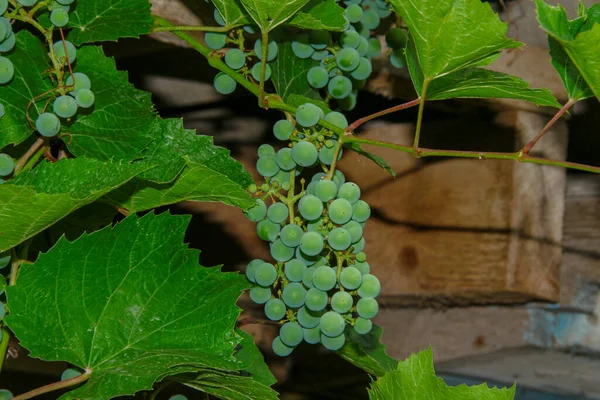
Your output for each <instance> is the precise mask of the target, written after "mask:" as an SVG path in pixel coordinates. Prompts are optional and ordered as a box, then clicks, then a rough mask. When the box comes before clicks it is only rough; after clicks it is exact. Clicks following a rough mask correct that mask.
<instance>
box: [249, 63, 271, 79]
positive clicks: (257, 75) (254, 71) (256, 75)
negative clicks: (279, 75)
mask: <svg viewBox="0 0 600 400" xmlns="http://www.w3.org/2000/svg"><path fill="white" fill-rule="evenodd" d="M261 65H262V64H261V63H256V64H254V65H253V66H252V77H253V78H254V79H255V80H256V81H257V82H260V69H261V68H262V67H261ZM272 74H273V70H272V69H271V66H270V65H269V64H266V65H265V82H266V81H268V80H269V79H271V75H272Z"/></svg>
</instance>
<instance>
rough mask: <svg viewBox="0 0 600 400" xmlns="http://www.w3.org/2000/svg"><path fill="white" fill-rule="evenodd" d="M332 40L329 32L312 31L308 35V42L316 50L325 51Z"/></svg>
mask: <svg viewBox="0 0 600 400" xmlns="http://www.w3.org/2000/svg"><path fill="white" fill-rule="evenodd" d="M330 40H331V34H330V33H329V32H328V31H310V32H309V34H308V42H309V43H310V45H311V46H312V48H313V49H315V50H324V49H325V48H326V47H327V45H328V44H329V41H330Z"/></svg>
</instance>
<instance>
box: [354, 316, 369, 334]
mask: <svg viewBox="0 0 600 400" xmlns="http://www.w3.org/2000/svg"><path fill="white" fill-rule="evenodd" d="M372 328H373V322H371V320H370V319H366V318H362V317H358V318H356V321H354V330H355V331H356V333H358V334H360V335H366V334H367V333H369V332H371V329H372Z"/></svg>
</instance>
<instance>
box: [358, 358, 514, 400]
mask: <svg viewBox="0 0 600 400" xmlns="http://www.w3.org/2000/svg"><path fill="white" fill-rule="evenodd" d="M514 395H515V387H514V386H513V387H512V388H510V389H498V388H489V387H488V386H487V385H486V384H485V383H484V384H481V385H478V386H471V387H469V386H466V385H464V384H463V385H460V386H448V385H446V383H445V382H444V380H443V379H442V378H438V377H436V376H435V370H434V369H433V354H432V351H431V348H429V349H428V350H424V351H422V352H420V353H419V354H413V355H411V356H410V357H409V358H408V359H407V360H406V361H401V362H400V363H399V364H398V368H397V369H395V370H394V371H391V372H388V373H387V374H385V375H384V376H383V377H380V378H378V379H377V381H375V382H374V383H373V384H372V385H371V389H370V390H369V397H370V399H371V400H390V399H411V400H432V399H435V400H512V399H513V398H514Z"/></svg>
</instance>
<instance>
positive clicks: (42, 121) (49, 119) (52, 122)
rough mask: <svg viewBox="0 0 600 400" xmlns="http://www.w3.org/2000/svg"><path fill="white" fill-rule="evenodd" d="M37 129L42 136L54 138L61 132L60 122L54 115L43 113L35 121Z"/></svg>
mask: <svg viewBox="0 0 600 400" xmlns="http://www.w3.org/2000/svg"><path fill="white" fill-rule="evenodd" d="M35 127H36V129H37V131H38V132H39V133H40V135H42V136H46V137H52V136H56V135H57V134H58V132H59V131H60V121H59V119H58V117H57V116H56V115H54V114H51V113H43V114H40V116H39V117H38V118H37V120H36V121H35Z"/></svg>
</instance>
